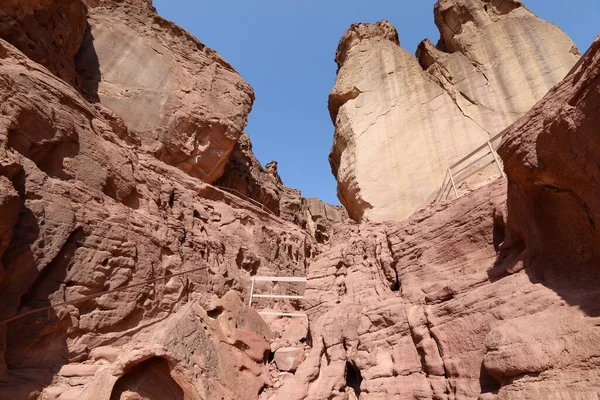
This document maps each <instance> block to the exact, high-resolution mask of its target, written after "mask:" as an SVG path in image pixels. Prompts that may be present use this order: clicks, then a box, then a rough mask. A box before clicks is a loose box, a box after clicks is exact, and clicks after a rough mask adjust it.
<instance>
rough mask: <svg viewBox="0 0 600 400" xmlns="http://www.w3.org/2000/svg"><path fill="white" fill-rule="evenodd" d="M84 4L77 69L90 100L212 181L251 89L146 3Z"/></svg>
mask: <svg viewBox="0 0 600 400" xmlns="http://www.w3.org/2000/svg"><path fill="white" fill-rule="evenodd" d="M86 1H87V4H88V5H89V6H90V9H89V17H88V24H89V26H90V29H89V30H88V31H87V33H86V36H85V38H84V41H83V43H82V45H81V48H80V49H79V53H78V55H77V69H78V71H79V72H80V74H82V76H83V89H84V92H85V93H86V96H87V98H88V99H90V100H92V101H100V103H102V104H103V105H105V106H106V107H108V108H109V109H110V110H112V111H113V112H114V113H115V114H117V115H118V116H120V117H121V118H123V120H124V121H125V123H126V124H127V126H128V127H129V128H130V129H132V130H134V131H136V132H137V133H138V135H139V137H140V139H141V141H142V144H143V147H144V149H145V151H147V152H150V153H152V154H154V155H155V156H156V157H157V158H158V159H160V160H161V161H164V162H165V163H167V164H170V165H174V166H176V167H178V168H180V169H182V170H183V171H185V172H187V173H189V174H190V175H192V176H194V177H198V178H200V179H202V180H204V181H205V182H208V183H212V182H213V181H215V180H216V179H217V178H218V177H219V176H221V174H222V173H223V167H224V165H225V163H226V162H227V159H228V157H229V154H230V153H231V151H232V149H233V147H234V145H235V143H236V141H237V140H238V138H239V136H240V134H241V133H242V130H243V129H244V127H245V126H246V122H247V116H248V113H249V112H250V109H251V107H252V102H253V100H254V93H253V91H252V88H251V87H250V86H249V85H248V84H247V83H246V82H245V81H244V80H243V79H242V78H241V77H240V76H239V74H238V73H237V72H236V71H235V70H234V69H233V67H232V66H231V65H230V64H229V63H227V62H226V61H225V60H224V59H223V58H222V57H221V56H220V55H219V54H217V53H216V52H215V51H214V50H212V49H210V48H208V47H206V46H205V45H203V44H202V43H200V42H199V41H198V40H197V39H196V38H194V37H193V36H192V35H190V34H189V33H188V32H186V31H185V30H183V29H181V28H180V27H179V26H177V25H175V24H173V23H172V22H169V21H167V20H165V19H163V18H162V17H160V16H159V15H158V14H157V13H156V10H155V9H154V8H153V7H152V5H151V2H150V1H144V0H128V1H117V0H102V1H98V0H86Z"/></svg>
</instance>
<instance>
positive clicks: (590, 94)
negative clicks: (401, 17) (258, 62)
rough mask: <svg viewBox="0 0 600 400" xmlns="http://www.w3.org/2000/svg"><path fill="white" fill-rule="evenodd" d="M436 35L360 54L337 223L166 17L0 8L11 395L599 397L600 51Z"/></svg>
mask: <svg viewBox="0 0 600 400" xmlns="http://www.w3.org/2000/svg"><path fill="white" fill-rule="evenodd" d="M433 14H434V19H435V23H436V25H437V27H438V29H439V32H440V40H439V41H438V42H437V44H435V45H434V44H433V42H432V41H431V40H428V39H426V40H424V41H423V42H422V43H421V44H420V45H419V47H418V49H417V52H416V57H415V56H413V55H412V54H410V53H409V52H407V51H406V50H404V49H403V48H402V47H401V45H400V43H401V38H400V37H399V35H398V33H397V31H396V28H395V27H394V26H393V25H392V24H391V23H389V22H387V21H380V22H377V23H357V24H354V25H352V26H351V27H350V28H349V30H348V31H347V32H346V33H345V34H344V35H343V37H342V38H341V40H340V42H339V46H338V49H337V52H336V54H335V61H336V62H337V65H338V71H337V77H336V82H335V86H334V87H333V89H332V90H331V93H330V95H329V98H328V106H329V113H330V116H331V119H332V122H333V128H334V129H335V133H334V134H333V137H332V148H331V154H330V157H329V161H330V164H331V169H332V172H333V174H334V176H335V177H336V180H337V184H338V197H339V199H340V201H341V203H342V204H343V206H336V205H330V204H327V203H325V202H323V201H321V200H319V199H317V198H306V197H304V196H303V195H302V193H301V191H300V190H298V189H293V188H288V187H287V186H285V185H284V183H283V181H282V178H281V177H280V175H279V172H278V164H277V162H276V161H273V162H271V163H269V164H267V165H265V166H262V165H261V163H260V162H259V160H258V158H257V157H256V156H255V154H254V153H253V148H252V142H251V139H252V137H251V135H249V134H248V133H246V132H245V129H246V125H247V123H248V115H249V114H250V112H251V109H252V106H253V103H254V100H255V93H254V90H253V88H252V87H251V86H250V84H249V83H247V82H246V81H245V80H244V79H242V77H241V76H240V74H239V73H238V72H237V70H236V69H235V66H232V65H231V64H230V63H229V62H227V61H226V60H225V59H224V58H223V57H222V56H221V55H220V54H219V53H217V51H215V50H213V49H211V48H209V47H207V46H206V45H204V44H203V43H201V42H200V41H199V40H198V39H196V38H195V37H194V36H192V35H191V34H190V33H188V32H187V31H186V30H184V29H183V28H181V27H179V26H178V25H176V24H175V23H173V22H170V21H168V20H166V19H164V18H162V17H161V16H160V15H159V14H158V13H157V11H156V9H155V8H154V6H153V5H152V0H3V1H1V2H0V189H1V190H0V400H75V399H79V400H213V399H223V400H229V399H232V400H233V399H236V400H237V399H239V400H253V399H260V400H296V399H297V400H303V399H307V400H313V399H314V400H319V399H322V400H325V399H336V400H352V399H361V400H364V399H398V400H404V399H406V400H408V399H421V400H430V399H435V400H461V399H474V400H520V399H527V400H538V399H539V400H545V399H562V400H598V398H599V397H600V345H599V344H600V232H599V230H598V229H599V224H600V136H599V133H598V132H599V131H598V126H600V38H598V39H596V40H595V41H594V42H593V44H592V46H591V47H590V48H589V49H587V51H585V52H584V54H583V55H581V54H580V52H579V50H578V49H577V47H576V46H575V44H574V43H573V41H572V40H571V39H570V38H569V37H568V36H567V34H566V33H564V32H563V31H562V30H561V29H560V28H558V27H557V26H555V25H553V24H552V23H550V22H546V21H543V20H542V19H540V18H538V17H537V16H536V15H534V14H533V13H532V12H531V11H530V10H528V9H527V8H526V2H525V4H523V3H522V2H520V1H518V0H504V1H496V0H439V1H437V3H436V4H435V7H434V9H433ZM200 39H202V38H200ZM336 39H337V38H336ZM217 50H218V49H217ZM582 50H585V49H582ZM332 56H334V55H333V54H332ZM332 68H334V66H332ZM324 100H326V99H324ZM332 130H333V129H332ZM488 141H490V142H489V147H490V157H491V156H496V155H497V157H499V158H498V159H497V160H496V163H497V165H501V166H502V173H500V172H499V171H498V170H497V169H495V166H494V164H493V161H494V159H491V160H492V162H491V163H489V164H490V165H488V166H487V167H486V168H483V169H481V170H480V171H479V172H478V173H473V174H470V175H469V176H470V179H468V180H467V179H465V180H464V181H462V182H454V181H452V183H451V184H452V187H454V192H455V193H456V195H455V196H450V197H448V198H445V197H444V198H442V199H441V200H440V199H439V198H438V199H436V194H437V193H438V192H439V191H440V185H442V184H443V182H444V179H445V178H444V176H445V174H446V176H447V174H448V171H450V167H451V166H452V165H453V164H455V163H457V161H460V160H461V159H462V158H463V157H464V156H466V155H467V154H468V153H469V152H471V151H473V150H474V149H475V148H477V147H478V146H481V145H484V144H485V143H486V142H488ZM468 171H469V173H470V170H468ZM450 179H452V175H450ZM449 187H450V186H448V188H449ZM457 189H460V195H459V191H458V190H457ZM444 190H445V189H444V187H443V188H442V192H443V191H444ZM449 190H450V189H449ZM261 279H263V280H261ZM269 279H270V280H269ZM277 279H280V280H285V279H288V280H290V279H291V282H285V281H278V280H277ZM296 283H300V285H297V284H296ZM266 293H271V294H275V296H279V297H280V298H279V299H271V298H264V297H261V296H264V295H265V294H266ZM258 311H261V313H259V312H258ZM278 313H284V314H288V315H287V316H286V315H284V316H281V315H277V314H278Z"/></svg>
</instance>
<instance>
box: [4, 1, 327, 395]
mask: <svg viewBox="0 0 600 400" xmlns="http://www.w3.org/2000/svg"><path fill="white" fill-rule="evenodd" d="M88 3H89V4H88V5H89V9H88V8H86V5H85V4H83V3H81V2H76V1H72V2H65V3H64V4H63V2H45V1H31V2H20V3H19V4H18V5H17V4H15V5H13V4H12V3H10V4H9V5H7V6H6V7H5V4H3V6H2V12H3V13H4V14H3V16H2V17H3V18H6V19H3V20H2V24H1V29H0V99H1V101H0V188H1V189H2V190H1V192H2V193H1V194H0V213H1V215H2V218H1V222H0V257H1V258H0V260H1V262H0V399H3V400H4V399H6V400H9V399H10V400H15V399H18V400H20V399H31V398H35V399H37V398H39V399H43V400H50V399H61V400H65V399H74V398H79V399H90V400H98V399H107V400H108V399H115V398H116V399H126V398H127V399H129V398H132V397H131V396H139V397H144V396H150V397H152V396H154V398H156V396H158V398H164V396H172V398H177V399H183V398H185V399H206V398H239V399H252V398H256V397H257V396H258V393H259V392H260V391H261V390H262V388H263V387H264V385H265V384H266V383H268V382H269V377H268V368H267V364H266V362H267V358H268V355H269V338H270V337H271V333H270V331H269V329H268V327H267V326H266V325H265V323H264V321H263V320H262V319H261V318H260V317H259V316H258V315H257V314H256V312H255V311H254V310H252V309H250V308H249V307H248V306H246V305H245V304H244V303H243V302H242V301H241V300H240V299H246V298H247V296H248V291H249V290H250V277H251V276H252V275H256V274H262V275H285V276H290V275H300V276H302V275H305V270H306V267H307V265H308V262H309V260H310V259H312V258H313V257H314V256H315V254H317V253H318V251H319V250H318V246H319V245H318V243H317V242H316V241H315V240H314V238H313V235H312V234H311V232H309V230H308V228H307V229H303V228H302V227H300V226H299V225H297V224H294V223H292V222H288V221H285V220H283V219H280V218H278V217H276V216H275V215H273V213H271V212H268V210H264V209H263V208H261V207H260V204H258V205H257V204H255V203H253V202H249V201H248V200H246V199H243V198H241V197H238V196H236V195H233V194H230V193H228V192H226V191H223V190H220V189H218V188H216V187H214V186H211V185H208V184H207V183H205V182H203V180H205V181H207V180H211V179H212V178H211V179H209V175H210V174H207V175H206V176H205V175H202V174H200V173H198V171H199V170H196V169H194V168H196V167H198V165H200V166H201V165H206V166H210V169H211V170H212V171H213V175H214V174H216V172H214V171H217V170H218V169H219V168H220V169H221V171H222V169H223V167H224V165H225V164H226V162H227V160H228V155H229V152H230V151H231V150H232V149H233V147H234V146H235V144H236V142H237V140H238V137H239V135H241V131H242V129H243V127H244V125H245V122H246V117H247V113H248V112H249V110H250V105H251V101H252V97H253V95H252V90H251V89H250V87H249V85H248V84H247V83H246V82H244V81H243V80H242V79H241V78H240V77H239V75H237V73H235V71H234V70H233V69H232V68H231V67H230V66H229V65H228V64H227V63H226V62H225V61H223V60H222V59H221V58H220V56H218V55H217V54H216V53H215V52H214V51H212V50H211V49H208V48H207V47H204V46H203V45H201V44H200V43H199V42H198V41H197V40H196V39H194V38H192V37H191V36H190V35H189V34H188V33H186V32H185V31H183V30H182V29H181V28H178V27H176V26H175V25H173V24H171V23H167V22H166V21H164V20H162V18H160V17H158V16H157V15H156V14H155V13H154V10H153V8H152V7H151V5H150V2H143V1H126V2H120V1H115V2H111V1H102V2H95V3H96V4H92V3H94V2H92V1H90V2H88ZM9 6H10V7H9ZM65 8H68V10H73V13H72V14H67V13H66V11H65ZM11 13H12V14H11ZM7 15H8V17H6V16H7ZM61 16H63V17H64V18H62V17H61ZM53 18H57V19H56V20H54V19H53ZM6 24H10V28H11V29H8V28H7V26H9V25H6ZM86 25H88V30H87V32H86V31H85V27H86ZM12 29H15V30H12ZM112 29H115V32H118V35H121V34H123V35H125V34H126V33H128V34H130V36H131V38H132V40H131V41H125V40H119V41H117V43H118V44H119V46H117V48H114V47H113V46H112V45H110V43H111V42H112V40H113V39H114V37H113V38H112V39H110V38H111V36H110V35H111V34H112V33H114V32H112ZM65 32H68V34H67V33H65ZM111 32H112V33H111ZM50 39H52V40H54V42H49V41H50ZM11 42H12V43H11ZM31 43H41V45H39V46H37V45H36V46H33V47H31V46H29V44H31ZM44 43H48V46H44V45H43V44H44ZM58 44H61V45H62V46H63V47H60V46H59V45H58ZM122 46H124V47H122ZM77 49H79V51H77ZM160 52H162V53H163V54H162V55H161V54H159V53H160ZM94 55H95V56H96V57H97V59H94ZM184 56H185V57H189V58H191V60H187V61H186V60H184V59H183V57H184ZM148 57H150V58H152V59H151V60H149V61H148V60H147V58H148ZM94 60H95V61H96V62H97V64H94V62H93V61H94ZM142 60H146V61H148V62H147V63H146V62H141V61H142ZM59 66H60V67H59ZM94 66H95V67H96V68H99V70H95V73H97V75H93V76H92V75H90V73H91V72H94V71H92V70H90V69H89V68H90V67H94ZM155 68H158V69H161V71H162V72H164V76H163V77H164V78H165V79H164V80H155V79H154V78H156V75H153V74H154V73H155V72H156V70H155ZM162 72H161V73H162ZM132 74H133V75H135V77H136V79H137V78H139V79H142V78H143V79H147V81H144V82H146V83H147V82H151V83H152V84H162V83H165V82H167V83H168V85H167V86H168V87H167V86H157V87H154V86H153V87H145V86H144V85H143V84H144V82H138V81H135V80H128V79H126V78H127V77H128V76H130V75H132ZM100 77H101V78H102V80H98V81H94V82H96V83H97V85H98V93H97V94H98V97H97V98H95V97H94V93H93V92H90V87H91V86H90V80H91V81H93V80H94V79H95V78H100ZM111 77H112V78H111ZM115 77H117V78H119V79H121V78H123V79H125V80H123V81H119V80H118V79H113V78H115ZM109 78H110V79H109ZM182 82H183V83H185V85H184V87H177V85H179V84H182ZM131 83H135V84H136V85H137V84H138V83H139V84H140V85H139V86H135V85H133V86H135V88H134V87H133V86H131V85H130V84H131ZM165 85H166V83H165ZM169 85H170V86H169ZM92 86H93V85H92ZM117 92H118V93H117ZM82 93H83V95H82ZM113 95H114V98H113V97H111V96H113ZM128 96H131V97H129V98H128ZM223 96H225V97H223ZM144 99H146V100H147V101H145V100H144ZM155 101H156V102H159V103H160V102H162V104H163V105H169V107H174V108H170V109H169V112H164V110H163V111H160V109H159V107H158V104H155V103H153V102H155ZM178 102H181V103H178ZM142 109H143V110H146V111H145V112H148V111H151V112H152V113H153V118H154V117H156V119H148V120H147V121H146V120H145V119H144V118H142V119H141V120H140V119H138V118H139V114H138V111H139V110H142ZM142 120H144V121H142ZM184 120H185V121H184ZM186 121H187V122H186ZM138 122H144V123H145V122H148V123H150V124H151V126H148V127H143V126H140V125H139V124H138ZM181 127H184V128H185V129H184V128H182V130H180V131H178V129H179V128H181ZM205 128H206V129H205ZM213 128H214V129H213ZM178 133H181V134H182V135H183V136H176V135H177V134H178ZM184 137H185V138H184ZM154 139H157V142H156V143H158V144H156V143H154V142H152V141H153V140H154ZM180 139H181V140H180ZM182 141H186V143H187V144H190V147H186V144H185V143H183V142H182ZM153 143H154V144H153ZM224 143H225V144H224ZM192 144H193V145H192ZM222 144H223V146H221V145H222ZM163 145H169V146H175V147H176V146H179V145H180V146H181V149H180V150H181V152H188V155H190V157H191V158H193V159H194V160H196V161H197V162H198V163H200V164H197V165H196V164H195V165H196V167H194V166H192V167H190V168H188V164H185V165H183V164H181V163H179V162H175V161H173V159H172V158H169V157H166V156H165V154H166V153H165V152H167V150H164V148H162V147H161V146H163ZM196 145H198V148H195V147H194V146H196ZM161 148H162V150H160V149H161ZM199 149H200V150H201V151H200V150H199ZM196 161H194V162H192V163H191V164H194V163H195V162H196ZM202 163H205V164H202ZM191 164H189V165H191ZM198 178H202V180H201V179H198ZM215 179H216V177H215ZM282 187H283V185H282ZM300 214H302V213H300ZM290 219H293V218H290ZM186 271H190V272H187V273H184V274H181V273H182V272H186ZM129 286H133V287H131V288H129V289H125V290H123V289H124V288H126V287H129ZM38 309H42V310H43V311H41V312H40V311H35V310H38ZM156 380H160V381H162V382H164V383H165V384H164V385H156V383H155V382H156Z"/></svg>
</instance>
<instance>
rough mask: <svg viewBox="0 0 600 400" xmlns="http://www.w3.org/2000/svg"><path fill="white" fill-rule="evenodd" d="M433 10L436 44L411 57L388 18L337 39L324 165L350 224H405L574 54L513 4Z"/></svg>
mask: <svg viewBox="0 0 600 400" xmlns="http://www.w3.org/2000/svg"><path fill="white" fill-rule="evenodd" d="M434 14H435V22H436V24H437V26H438V28H439V30H440V33H441V39H440V41H439V43H438V45H437V47H434V46H433V45H432V44H431V42H429V41H427V40H426V41H424V42H423V43H421V45H420V46H419V49H418V51H417V57H418V60H417V59H415V58H414V57H413V56H412V55H410V54H409V53H408V52H406V51H405V50H403V49H402V48H401V47H400V45H399V40H398V35H397V33H396V31H395V29H394V27H393V26H391V25H390V24H389V23H388V22H386V21H382V22H379V23H377V24H357V25H353V26H352V27H351V28H350V30H349V31H348V32H346V34H344V36H343V37H342V39H341V41H340V44H339V47H338V50H337V53H336V62H337V63H338V66H339V70H338V76H337V81H336V84H335V87H334V88H333V90H332V92H331V94H330V97H329V110H330V113H331V117H332V120H333V122H334V124H335V128H336V129H335V137H334V143H333V148H332V150H331V155H330V162H331V166H332V170H333V173H334V175H335V176H336V178H337V180H338V196H339V198H340V200H341V202H342V204H344V206H345V207H346V208H347V210H348V212H349V214H350V216H351V217H352V218H354V219H355V220H358V221H360V220H370V221H384V220H402V219H404V218H406V217H407V216H409V215H410V214H411V213H413V212H414V211H415V210H417V209H418V208H419V207H422V206H424V205H426V203H427V201H428V200H431V198H432V194H433V192H434V191H435V190H436V189H438V188H439V187H440V185H441V183H442V181H443V179H444V176H445V174H446V169H447V168H448V167H449V166H450V165H452V164H453V163H454V162H455V161H457V160H458V159H460V158H461V157H463V156H465V155H466V154H468V153H469V152H470V151H471V150H473V149H475V148H476V147H478V146H479V145H481V144H484V143H485V142H486V140H487V139H488V138H489V137H490V136H493V135H495V134H497V133H499V132H500V131H501V130H502V129H504V128H506V127H507V126H508V125H509V124H510V123H512V122H514V121H515V120H516V119H517V118H518V117H520V116H521V115H523V114H524V113H525V112H527V111H528V110H529V109H530V108H531V107H532V106H533V105H534V104H535V102H536V101H538V100H539V99H540V98H541V97H542V96H543V95H544V94H546V92H547V91H548V90H549V89H550V88H551V87H552V86H553V85H554V84H556V83H557V82H559V81H560V80H561V79H562V78H563V77H564V76H565V75H566V74H567V72H568V71H569V70H570V69H571V67H572V66H573V65H574V64H575V62H576V61H577V59H578V57H579V56H578V52H577V49H576V48H575V46H574V44H573V42H572V41H571V40H570V39H569V38H568V37H567V36H566V35H565V34H564V33H563V32H562V31H561V30H560V29H559V28H557V27H556V26H554V25H552V24H550V23H548V22H545V21H542V20H540V19H539V18H537V17H536V16H535V15H533V14H532V13H531V12H530V11H529V10H527V9H526V8H525V7H524V6H523V5H522V4H521V3H520V2H519V1H516V0H511V1H504V2H493V1H487V0H476V1H462V0H460V1H459V0H440V1H438V3H437V4H436V6H435V10H434ZM419 63H420V65H419ZM373 165H377V168H373Z"/></svg>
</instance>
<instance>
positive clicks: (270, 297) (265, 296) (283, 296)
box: [252, 294, 304, 299]
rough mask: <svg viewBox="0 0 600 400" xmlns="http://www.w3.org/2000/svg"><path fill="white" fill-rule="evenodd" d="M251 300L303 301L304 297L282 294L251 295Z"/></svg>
mask: <svg viewBox="0 0 600 400" xmlns="http://www.w3.org/2000/svg"><path fill="white" fill-rule="evenodd" d="M252 298H253V299H303V298H304V296H288V295H284V294H253V295H252Z"/></svg>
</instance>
